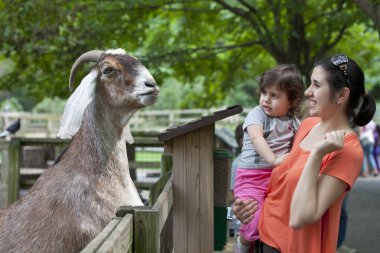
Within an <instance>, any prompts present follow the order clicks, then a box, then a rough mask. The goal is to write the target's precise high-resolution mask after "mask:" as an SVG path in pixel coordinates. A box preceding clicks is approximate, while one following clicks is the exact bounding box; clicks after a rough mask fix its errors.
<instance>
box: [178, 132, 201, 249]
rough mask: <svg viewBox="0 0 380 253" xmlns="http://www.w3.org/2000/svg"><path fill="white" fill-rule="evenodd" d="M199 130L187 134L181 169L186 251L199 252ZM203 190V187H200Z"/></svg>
mask: <svg viewBox="0 0 380 253" xmlns="http://www.w3.org/2000/svg"><path fill="white" fill-rule="evenodd" d="M199 133H200V131H199V130H196V131H192V132H190V133H188V134H187V135H186V136H187V143H186V144H187V147H186V150H187V154H188V155H187V158H186V160H185V162H186V167H185V170H184V171H182V173H184V174H185V175H186V182H185V191H186V192H185V197H184V200H186V202H187V210H188V213H187V220H188V224H187V231H188V235H187V240H188V242H187V243H188V249H187V252H189V253H190V252H191V253H201V248H200V243H201V241H202V240H204V238H200V237H199V236H200V225H201V224H200V215H201V214H200V201H199V198H200V194H201V192H200V181H199V177H200V173H199V167H200V164H201V163H202V162H204V161H201V160H200V141H201V140H200V135H199ZM202 190H203V189H202Z"/></svg>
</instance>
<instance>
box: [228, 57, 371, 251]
mask: <svg viewBox="0 0 380 253" xmlns="http://www.w3.org/2000/svg"><path fill="white" fill-rule="evenodd" d="M310 80H311V84H310V86H309V87H308V88H307V90H306V92H305V96H306V97H307V99H308V100H309V106H310V107H309V114H310V117H308V118H306V119H305V120H304V121H303V122H302V124H301V125H300V127H299V129H298V131H297V135H296V138H295V139H294V143H293V146H292V150H291V151H290V154H289V156H288V157H287V158H286V159H285V160H284V161H283V162H282V163H281V164H280V165H279V166H277V167H276V168H275V169H274V170H273V173H272V176H271V179H270V182H269V186H268V190H267V192H266V198H265V202H264V205H263V207H262V210H261V214H260V215H261V217H260V223H259V231H260V244H259V247H258V248H259V252H260V253H267V252H272V253H273V252H277V253H279V252H282V253H289V252H292V253H306V252H307V253H335V252H336V249H337V241H338V228H339V220H340V213H341V206H342V202H343V199H344V198H345V197H346V195H347V193H348V192H349V191H350V190H351V188H352V186H353V185H354V183H355V181H356V179H357V177H358V176H359V174H360V168H361V165H362V162H363V151H362V148H361V146H360V141H359V139H358V137H357V135H356V134H355V132H354V131H353V129H352V127H353V125H354V126H355V125H358V126H364V125H366V124H367V123H368V122H369V121H370V120H371V119H372V117H373V115H374V114H375V111H376V104H375V101H374V100H373V98H372V97H371V96H370V95H369V94H368V93H367V92H366V90H365V87H364V73H363V71H362V69H361V68H360V67H359V65H358V64H357V63H356V62H354V61H353V60H352V59H350V58H348V57H347V56H345V55H335V56H332V57H329V58H326V59H323V60H320V61H318V62H317V63H316V64H315V65H314V69H313V72H312V75H311V78H310ZM257 208H258V204H257V202H256V201H254V200H253V199H250V200H242V199H239V198H236V200H235V202H234V206H233V209H234V213H235V215H236V217H237V218H238V219H239V220H240V221H241V222H242V223H243V224H248V223H249V222H250V221H251V220H252V217H254V216H256V213H255V210H257Z"/></svg>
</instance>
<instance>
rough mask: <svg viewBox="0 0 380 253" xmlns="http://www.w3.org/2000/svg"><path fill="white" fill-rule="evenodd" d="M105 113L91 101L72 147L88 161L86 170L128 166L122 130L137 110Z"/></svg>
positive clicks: (101, 107)
mask: <svg viewBox="0 0 380 253" xmlns="http://www.w3.org/2000/svg"><path fill="white" fill-rule="evenodd" d="M126 111H127V112H125V111H124V112H123V113H122V114H121V113H119V114H118V113H116V112H115V111H112V112H108V111H107V108H106V107H104V106H102V105H101V104H100V103H97V102H96V100H95V101H93V102H92V103H91V104H90V105H89V106H88V107H87V109H86V111H85V113H84V115H83V121H82V125H81V128H80V129H79V131H78V133H77V134H76V135H75V137H74V139H73V141H72V144H71V145H75V146H76V147H77V149H78V148H79V149H80V150H81V152H83V154H86V156H89V157H91V161H86V162H90V163H92V164H89V166H88V167H89V168H99V169H100V170H101V171H102V172H107V170H108V169H113V168H117V167H124V169H127V168H125V167H126V166H128V158H127V151H126V142H125V138H124V129H125V126H126V124H127V123H128V121H129V119H130V118H131V116H132V115H133V113H134V112H135V111H136V110H129V111H128V110H126Z"/></svg>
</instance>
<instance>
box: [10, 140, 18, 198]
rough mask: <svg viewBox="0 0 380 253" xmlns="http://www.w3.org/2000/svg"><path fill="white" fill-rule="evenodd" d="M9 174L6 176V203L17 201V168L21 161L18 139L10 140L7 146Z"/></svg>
mask: <svg viewBox="0 0 380 253" xmlns="http://www.w3.org/2000/svg"><path fill="white" fill-rule="evenodd" d="M8 157H9V160H8V161H9V163H8V164H9V168H8V169H9V172H8V173H9V174H8V189H9V191H8V201H9V203H12V202H14V201H16V200H17V199H18V193H19V174H20V173H19V168H20V164H21V163H20V159H21V145H20V139H19V138H12V139H11V143H10V146H9V153H8Z"/></svg>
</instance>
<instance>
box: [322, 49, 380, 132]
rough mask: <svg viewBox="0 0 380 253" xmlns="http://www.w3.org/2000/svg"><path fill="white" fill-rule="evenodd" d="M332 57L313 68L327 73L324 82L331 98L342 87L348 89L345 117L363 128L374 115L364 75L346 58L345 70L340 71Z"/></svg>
mask: <svg viewBox="0 0 380 253" xmlns="http://www.w3.org/2000/svg"><path fill="white" fill-rule="evenodd" d="M343 56H344V55H343ZM334 57H336V56H332V57H329V58H326V59H323V60H320V61H318V62H317V63H316V64H315V67H316V66H321V67H322V68H323V69H324V70H325V71H326V72H327V78H326V80H327V82H328V84H329V86H330V91H331V96H333V94H334V93H335V92H338V91H340V90H341V89H343V88H344V87H348V88H349V89H350V96H349V101H348V104H347V107H346V114H347V117H348V118H349V119H351V120H352V123H354V125H358V126H365V125H366V124H367V123H368V122H370V121H371V119H372V118H373V115H374V114H375V111H376V103H375V101H374V99H373V98H372V97H371V96H370V95H369V94H368V93H367V91H366V90H365V87H364V83H365V80H364V73H363V71H362V69H361V68H360V67H359V65H358V64H357V63H356V62H355V61H354V60H352V59H350V58H348V57H346V60H347V69H342V68H341V67H340V66H339V63H338V64H333V62H334V61H333V60H332V59H334ZM344 57H345V56H344Z"/></svg>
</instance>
